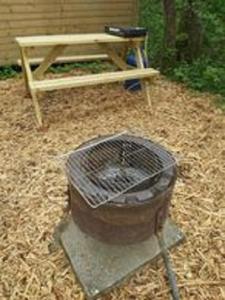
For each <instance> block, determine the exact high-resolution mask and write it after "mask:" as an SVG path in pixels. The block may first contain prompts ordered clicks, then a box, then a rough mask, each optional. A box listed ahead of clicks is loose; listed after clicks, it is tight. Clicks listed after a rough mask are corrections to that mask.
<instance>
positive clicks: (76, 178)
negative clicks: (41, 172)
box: [66, 133, 176, 208]
mask: <svg viewBox="0 0 225 300" xmlns="http://www.w3.org/2000/svg"><path fill="white" fill-rule="evenodd" d="M175 164H176V160H175V159H174V157H173V156H172V155H171V154H170V153H169V152H168V151H167V150H166V149H165V148H164V147H162V146H160V145H158V144H156V143H154V142H152V141H150V140H147V139H143V138H139V137H134V136H132V135H128V134H126V133H121V134H119V135H114V136H111V137H109V138H106V139H100V140H97V141H96V140H95V141H94V142H90V143H88V144H87V145H86V146H85V147H82V148H80V149H77V150H75V151H74V152H72V153H71V154H70V155H69V156H68V158H67V161H66V173H67V176H68V180H69V181H70V183H71V184H72V185H73V186H74V188H76V189H77V190H78V191H79V193H80V194H81V195H82V196H83V198H84V199H85V200H86V202H87V203H88V204H89V205H90V206H91V207H93V208H97V207H98V206H100V205H102V204H105V203H107V202H110V201H112V200H115V199H116V198H117V197H119V196H120V195H122V194H124V193H125V192H128V191H129V190H131V189H134V188H135V187H138V185H139V184H141V183H143V182H145V181H147V180H151V184H153V183H154V182H155V181H157V180H158V179H159V177H160V174H161V173H162V172H163V171H164V170H166V169H168V168H170V167H172V166H174V165H175Z"/></svg>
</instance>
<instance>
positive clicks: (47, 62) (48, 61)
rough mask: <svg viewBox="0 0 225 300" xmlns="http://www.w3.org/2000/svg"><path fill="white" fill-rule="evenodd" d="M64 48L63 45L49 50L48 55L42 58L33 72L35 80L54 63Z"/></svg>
mask: <svg viewBox="0 0 225 300" xmlns="http://www.w3.org/2000/svg"><path fill="white" fill-rule="evenodd" d="M65 48H66V46H65V45H63V46H58V45H57V46H55V47H54V48H53V49H51V50H50V52H49V53H48V55H47V56H46V57H45V58H44V60H43V61H42V63H41V64H40V66H39V67H38V68H37V69H36V70H35V71H34V77H35V78H36V79H39V78H41V76H42V75H43V74H44V72H45V71H46V70H47V69H48V68H49V67H50V66H51V65H52V64H53V63H54V61H55V59H56V58H57V56H59V55H61V54H62V52H63V51H64V49H65Z"/></svg>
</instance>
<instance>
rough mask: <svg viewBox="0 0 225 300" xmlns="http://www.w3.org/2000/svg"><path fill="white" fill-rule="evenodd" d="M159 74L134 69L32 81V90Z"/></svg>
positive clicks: (47, 89)
mask: <svg viewBox="0 0 225 300" xmlns="http://www.w3.org/2000/svg"><path fill="white" fill-rule="evenodd" d="M158 74H159V72H158V71H157V70H154V69H152V68H148V69H140V70H138V69H135V70H128V71H119V72H110V73H103V74H91V75H84V76H74V77H67V78H60V79H49V80H40V81H34V82H33V85H32V89H34V90H36V91H52V90H58V89H65V88H74V87H83V86H90V85H97V84H105V83H112V82H116V81H123V80H129V79H135V78H147V77H149V78H150V77H154V76H156V75H158Z"/></svg>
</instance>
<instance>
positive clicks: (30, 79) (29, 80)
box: [20, 48, 42, 126]
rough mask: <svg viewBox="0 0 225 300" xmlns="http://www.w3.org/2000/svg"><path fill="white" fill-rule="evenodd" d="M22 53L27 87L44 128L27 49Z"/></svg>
mask: <svg viewBox="0 0 225 300" xmlns="http://www.w3.org/2000/svg"><path fill="white" fill-rule="evenodd" d="M20 51H21V59H22V61H23V67H24V71H25V80H26V85H27V86H28V87H29V91H30V94H31V97H32V100H33V105H34V109H35V113H36V117H37V121H38V125H40V126H42V116H41V111H40V107H39V103H38V99H37V96H36V91H35V89H34V88H33V76H32V72H31V69H30V65H29V62H28V55H27V49H24V48H21V49H20Z"/></svg>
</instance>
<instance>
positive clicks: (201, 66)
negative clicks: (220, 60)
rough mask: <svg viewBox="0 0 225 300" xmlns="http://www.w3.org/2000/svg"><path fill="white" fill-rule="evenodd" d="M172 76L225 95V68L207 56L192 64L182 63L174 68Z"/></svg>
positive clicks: (205, 89)
mask: <svg viewBox="0 0 225 300" xmlns="http://www.w3.org/2000/svg"><path fill="white" fill-rule="evenodd" d="M171 77H172V78H174V79H176V80H179V81H182V82H184V83H186V84H187V85H188V86H189V87H191V88H193V89H196V90H199V91H210V92H213V93H220V94H221V95H223V96H225V85H224V78H225V68H224V67H223V66H219V65H216V64H214V62H213V61H210V60H207V59H206V58H201V59H198V60H196V61H195V62H194V63H192V64H187V63H183V64H180V65H179V66H177V67H175V68H174V69H173V72H172V73H171Z"/></svg>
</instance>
